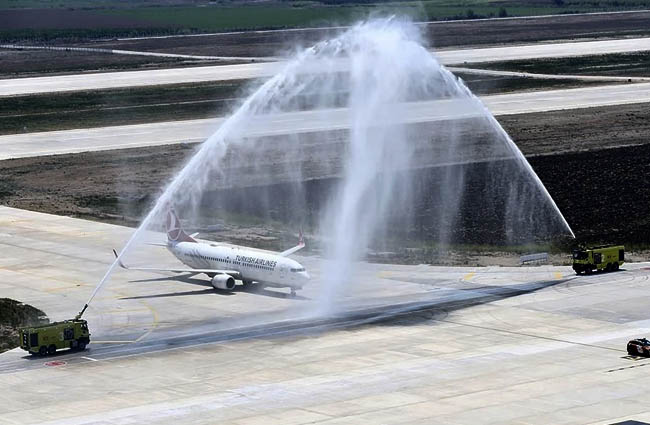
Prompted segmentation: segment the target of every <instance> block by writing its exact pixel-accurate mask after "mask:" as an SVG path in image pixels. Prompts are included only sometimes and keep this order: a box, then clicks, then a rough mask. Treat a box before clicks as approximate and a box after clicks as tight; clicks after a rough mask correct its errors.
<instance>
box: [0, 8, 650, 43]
mask: <svg viewBox="0 0 650 425" xmlns="http://www.w3.org/2000/svg"><path fill="white" fill-rule="evenodd" d="M169 4H170V3H161V4H156V2H147V3H145V2H143V1H135V2H117V1H115V0H104V1H97V2H89V1H84V0H74V1H69V2H66V1H59V2H54V1H46V0H40V1H39V0H14V1H10V0H0V21H2V22H3V25H2V27H1V28H0V40H5V41H15V40H25V39H30V40H51V39H55V38H69V39H93V38H111V37H121V36H138V35H165V34H186V33H200V32H222V31H235V30H249V29H275V28H299V27H323V26H331V25H346V24H349V23H351V22H353V21H355V20H358V19H360V18H365V17H367V16H375V15H389V14H399V15H406V16H410V17H411V18H412V19H414V20H417V21H436V20H450V19H451V20H454V19H477V18H490V17H506V16H537V15H549V14H571V13H582V12H597V11H623V10H634V9H644V8H650V0H546V1H541V0H539V1H537V0H510V1H496V0H463V1H457V2H452V1H450V0H424V1H422V2H412V1H403V2H399V1H397V2H396V1H381V0H352V1H348V0H321V1H315V0H309V1H300V0H295V1H285V2H282V1H275V2H265V3H260V4H257V3H246V2H244V3H235V2H229V1H227V0H220V1H217V2H192V1H189V0H188V1H177V2H172V3H171V4H172V5H171V6H170V5H169ZM143 5H146V7H145V6H143ZM28 8H32V9H28Z"/></svg>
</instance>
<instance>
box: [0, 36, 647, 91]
mask: <svg viewBox="0 0 650 425" xmlns="http://www.w3.org/2000/svg"><path fill="white" fill-rule="evenodd" d="M647 50H650V38H628V39H621V40H601V41H582V42H573V43H545V44H544V43H540V44H531V45H523V46H506V47H490V48H481V49H461V50H441V51H436V52H435V55H436V57H438V59H439V61H440V62H441V63H442V64H444V65H461V64H465V63H480V62H492V61H503V60H515V59H532V58H549V57H568V56H585V55H602V54H608V53H625V52H638V51H647ZM284 66H285V64H284V62H281V61H280V62H262V63H249V64H241V65H215V66H202V67H186V68H174V69H157V70H150V71H124V72H107V73H92V74H75V75H60V76H52V77H28V78H12V79H0V97H1V96H17V95H26V94H35V93H56V92H65V91H75V90H96V89H110V88H118V87H139V86H140V87H141V86H152V85H162V84H180V83H192V82H203V81H219V80H240V79H252V78H264V77H269V76H272V75H275V74H276V73H277V72H278V71H280V70H281V69H282V68H283V67H284ZM316 70H317V68H316Z"/></svg>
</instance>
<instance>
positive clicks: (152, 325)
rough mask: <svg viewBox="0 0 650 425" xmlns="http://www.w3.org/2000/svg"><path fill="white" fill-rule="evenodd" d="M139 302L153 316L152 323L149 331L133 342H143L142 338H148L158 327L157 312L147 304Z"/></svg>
mask: <svg viewBox="0 0 650 425" xmlns="http://www.w3.org/2000/svg"><path fill="white" fill-rule="evenodd" d="M141 302H142V304H143V305H144V306H145V307H147V308H148V309H149V311H151V315H152V316H153V323H152V324H151V329H149V330H148V331H147V332H145V333H144V334H142V335H140V337H139V338H137V339H136V340H135V342H138V341H141V340H143V339H144V338H146V337H148V336H149V334H150V333H151V332H153V330H154V329H156V328H157V327H158V312H157V311H156V310H155V309H154V308H153V307H151V306H150V305H149V304H148V303H145V302H143V301H141Z"/></svg>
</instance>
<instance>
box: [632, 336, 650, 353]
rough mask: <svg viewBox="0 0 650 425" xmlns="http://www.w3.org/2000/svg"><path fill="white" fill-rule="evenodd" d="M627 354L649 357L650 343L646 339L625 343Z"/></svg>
mask: <svg viewBox="0 0 650 425" xmlns="http://www.w3.org/2000/svg"><path fill="white" fill-rule="evenodd" d="M627 354H629V355H631V356H643V357H650V341H648V340H647V339H646V338H638V339H633V340H631V341H630V342H628V343H627Z"/></svg>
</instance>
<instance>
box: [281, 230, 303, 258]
mask: <svg viewBox="0 0 650 425" xmlns="http://www.w3.org/2000/svg"><path fill="white" fill-rule="evenodd" d="M304 247H305V240H304V239H303V237H302V231H301V232H300V237H299V238H298V245H296V246H294V247H293V248H289V249H287V250H286V251H282V252H281V253H280V254H278V255H280V256H281V257H287V256H289V255H291V254H293V253H294V252H296V251H299V250H301V249H303V248H304Z"/></svg>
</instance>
